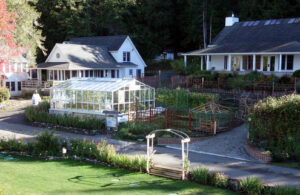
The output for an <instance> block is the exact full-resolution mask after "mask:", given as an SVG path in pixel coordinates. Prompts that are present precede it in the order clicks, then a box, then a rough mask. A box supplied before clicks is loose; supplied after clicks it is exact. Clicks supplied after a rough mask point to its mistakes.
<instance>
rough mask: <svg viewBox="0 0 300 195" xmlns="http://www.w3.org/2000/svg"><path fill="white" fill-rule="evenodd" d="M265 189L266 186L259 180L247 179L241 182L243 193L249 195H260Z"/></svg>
mask: <svg viewBox="0 0 300 195" xmlns="http://www.w3.org/2000/svg"><path fill="white" fill-rule="evenodd" d="M263 189H264V185H263V183H262V182H261V180H260V179H259V178H255V177H252V178H251V177H247V178H246V179H243V180H241V191H242V192H244V193H246V194H248V195H259V194H261V191H262V190H263Z"/></svg>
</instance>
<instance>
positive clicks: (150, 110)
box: [149, 106, 152, 123]
mask: <svg viewBox="0 0 300 195" xmlns="http://www.w3.org/2000/svg"><path fill="white" fill-rule="evenodd" d="M149 112H150V123H151V121H152V109H151V106H150V107H149Z"/></svg>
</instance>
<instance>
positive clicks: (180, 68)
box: [171, 59, 187, 75]
mask: <svg viewBox="0 0 300 195" xmlns="http://www.w3.org/2000/svg"><path fill="white" fill-rule="evenodd" d="M171 67H172V69H173V70H174V71H175V72H176V74H178V75H186V74H187V70H186V68H185V67H184V61H183V60H182V59H178V60H173V61H172V62H171Z"/></svg>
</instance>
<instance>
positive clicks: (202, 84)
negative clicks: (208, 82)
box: [201, 77, 204, 89]
mask: <svg viewBox="0 0 300 195" xmlns="http://www.w3.org/2000/svg"><path fill="white" fill-rule="evenodd" d="M201 82H202V89H203V85H204V77H202V80H201Z"/></svg>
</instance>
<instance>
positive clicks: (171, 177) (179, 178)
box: [149, 172, 182, 180]
mask: <svg viewBox="0 0 300 195" xmlns="http://www.w3.org/2000/svg"><path fill="white" fill-rule="evenodd" d="M149 174H150V175H155V176H159V177H166V178H170V179H176V180H181V179H182V178H181V176H180V177H179V176H178V177H173V176H168V175H162V174H157V173H152V172H150V173H149Z"/></svg>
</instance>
